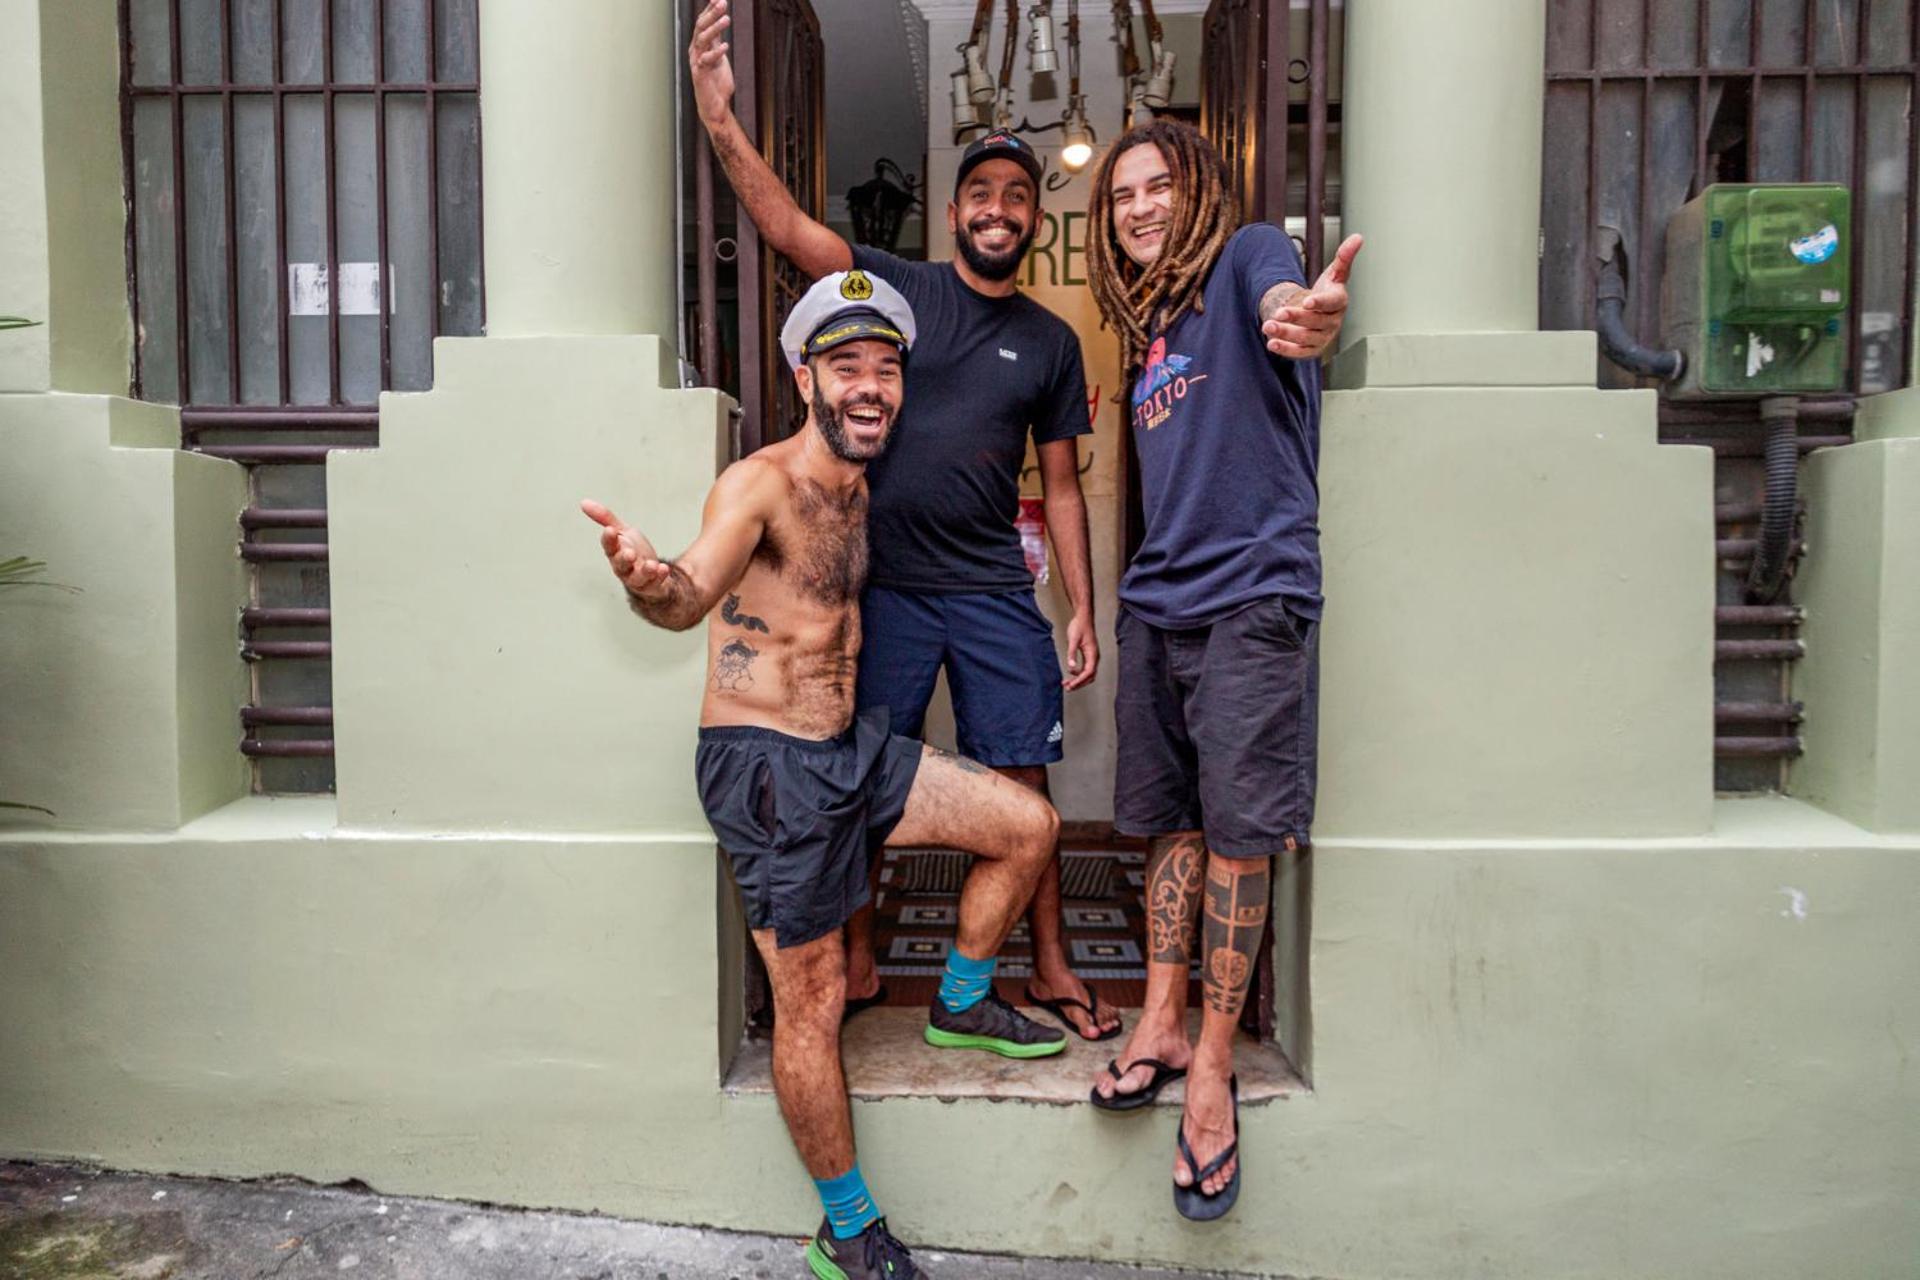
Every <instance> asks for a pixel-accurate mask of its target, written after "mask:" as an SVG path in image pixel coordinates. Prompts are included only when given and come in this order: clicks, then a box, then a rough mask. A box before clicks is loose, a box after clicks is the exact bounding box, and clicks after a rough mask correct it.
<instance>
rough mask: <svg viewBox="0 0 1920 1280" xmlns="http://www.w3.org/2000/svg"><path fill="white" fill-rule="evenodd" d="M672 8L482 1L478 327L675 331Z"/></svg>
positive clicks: (492, 330)
mask: <svg viewBox="0 0 1920 1280" xmlns="http://www.w3.org/2000/svg"><path fill="white" fill-rule="evenodd" d="M673 11H674V6H673V5H670V4H666V3H663V0H646V2H645V3H637V4H636V3H634V2H633V0H569V2H568V6H567V9H566V13H565V18H564V20H561V19H558V18H557V17H556V12H555V9H554V7H553V6H552V5H549V4H544V3H527V2H525V0H502V2H497V3H491V4H482V5H481V6H480V62H481V65H480V82H481V84H482V86H483V89H482V91H481V94H480V114H481V121H482V124H483V131H482V135H481V150H482V156H481V165H482V171H483V172H484V173H485V174H486V183H485V190H484V200H485V205H486V228H487V236H486V245H485V257H486V268H487V332H488V333H489V334H492V335H494V336H496V337H521V336H524V335H528V334H566V333H579V334H592V333H654V334H665V335H669V336H668V338H667V341H668V342H672V341H673V338H672V336H671V335H673V334H675V333H677V332H678V328H679V325H678V316H677V315H676V314H675V302H674V298H675V286H676V274H677V272H678V271H679V263H678V262H677V261H676V260H675V255H674V252H673V245H674V219H675V218H676V217H677V216H678V210H677V208H676V207H675V202H674V189H675V178H674V156H673V137H674V125H673V95H674V64H675V62H676V61H677V60H678V59H679V58H681V57H682V56H683V55H682V51H681V50H680V49H678V48H677V47H675V43H674V39H673Z"/></svg>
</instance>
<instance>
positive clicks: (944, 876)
mask: <svg viewBox="0 0 1920 1280" xmlns="http://www.w3.org/2000/svg"><path fill="white" fill-rule="evenodd" d="M967 863H968V858H967V856H966V855H965V854H961V853H956V852H954V851H952V850H949V849H889V850H887V851H886V854H885V859H884V861H883V862H882V863H881V867H880V891H879V896H878V898H877V899H876V904H875V905H876V915H875V923H874V952H875V956H876V958H877V959H878V961H879V969H880V980H881V981H882V982H883V983H885V984H886V987H887V994H888V1000H887V1003H888V1004H889V1005H892V1006H914V1007H923V1006H925V1004H926V1003H927V1001H928V1000H930V999H932V998H933V992H934V989H935V988H936V987H937V986H938V985H939V980H940V973H941V970H942V969H943V968H944V966H945V965H946V961H947V948H948V947H949V946H950V945H951V944H952V942H953V930H954V923H955V919H956V915H957V912H958V909H959V901H960V892H959V891H960V885H961V882H962V880H963V879H964V877H965V874H966V867H967ZM1061 881H1062V888H1063V891H1064V897H1065V902H1064V904H1063V909H1062V912H1061V914H1062V916H1063V917H1064V923H1065V927H1066V940H1067V951H1068V958H1069V960H1071V962H1072V963H1073V966H1074V969H1075V971H1076V972H1078V973H1079V974H1080V976H1081V978H1083V979H1084V980H1086V981H1088V982H1091V983H1093V984H1095V985H1096V986H1097V987H1098V988H1099V990H1100V994H1101V995H1102V997H1104V998H1105V999H1106V1000H1108V1001H1110V1002H1111V1003H1113V1004H1114V1005H1117V1006H1120V1007H1123V1008H1137V1007H1139V1005H1140V1003H1141V1000H1142V998H1143V997H1144V995H1145V993H1146V976H1147V973H1146V967H1145V964H1146V962H1145V959H1144V957H1143V956H1142V954H1141V945H1142V939H1143V937H1144V915H1145V913H1144V901H1145V893H1146V851H1145V848H1144V843H1143V842H1138V843H1137V842H1130V841H1126V840H1116V841H1112V842H1110V843H1106V844H1103V845H1101V846H1099V847H1077V848H1066V849H1063V850H1062V851H1061ZM1032 963H1033V939H1032V935H1031V933H1030V932H1029V928H1028V924H1027V921H1025V920H1022V921H1020V923H1019V924H1017V925H1015V926H1014V930H1013V934H1012V936H1011V937H1009V938H1008V939H1007V945H1006V946H1005V947H1004V948H1003V949H1002V950H1001V953H1000V969H999V977H1000V979H1001V981H1000V982H999V984H998V985H999V990H1000V994H1001V995H1003V996H1005V997H1006V998H1008V999H1010V1000H1016V1001H1018V1000H1019V999H1020V992H1021V991H1022V989H1023V988H1024V987H1025V986H1026V979H1027V977H1028V976H1029V975H1030V974H1031V973H1032ZM1198 994H1199V993H1198V991H1197V990H1196V991H1195V992H1193V995H1194V997H1195V999H1197V998H1198Z"/></svg>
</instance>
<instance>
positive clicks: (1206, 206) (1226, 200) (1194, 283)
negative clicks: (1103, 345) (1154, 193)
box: [1087, 120, 1240, 377]
mask: <svg viewBox="0 0 1920 1280" xmlns="http://www.w3.org/2000/svg"><path fill="white" fill-rule="evenodd" d="M1143 143H1151V144H1153V145H1154V146H1155V147H1158V148H1159V150H1160V154H1161V155H1162V156H1164V157H1165V158H1166V162H1167V168H1168V170H1169V171H1170V172H1171V174H1172V175H1173V192H1174V198H1173V219H1172V221H1173V225H1172V226H1171V227H1170V228H1168V230H1167V235H1166V239H1165V240H1164V241H1163V242H1162V243H1163V247H1162V248H1161V250H1160V256H1159V257H1158V258H1155V259H1154V260H1153V263H1152V264H1151V265H1150V266H1146V267H1142V266H1141V265H1140V264H1139V263H1137V262H1135V261H1134V260H1133V259H1132V258H1130V257H1128V256H1127V253H1126V250H1124V249H1122V248H1121V247H1120V238H1119V236H1117V235H1116V234H1115V233H1114V229H1113V170H1114V166H1115V165H1116V164H1117V163H1118V162H1119V159H1120V157H1121V156H1122V155H1123V154H1125V153H1126V152H1127V151H1128V150H1130V149H1131V148H1133V147H1137V146H1140V145H1141V144H1143ZM1087 220H1088V221H1089V222H1090V223H1091V224H1092V226H1091V228H1090V230H1091V231H1092V234H1091V235H1090V236H1089V237H1088V244H1087V282H1088V284H1089V285H1091V286H1092V289H1093V297H1094V301H1095V302H1096V303H1098V304H1099V307H1100V316H1101V318H1102V319H1103V320H1105V321H1106V323H1107V327H1108V328H1110V329H1112V330H1113V331H1114V332H1115V333H1116V334H1118V335H1119V337H1120V351H1121V368H1122V370H1123V374H1124V376H1126V377H1132V376H1133V375H1134V374H1135V373H1136V372H1138V370H1139V369H1140V367H1141V366H1142V364H1143V363H1144V362H1145V359H1146V352H1147V346H1148V342H1149V337H1150V333H1149V331H1150V330H1152V329H1154V328H1159V329H1162V330H1164V329H1166V328H1167V327H1169V326H1171V325H1172V324H1173V323H1174V321H1176V320H1178V319H1180V317H1181V316H1183V315H1185V314H1186V313H1187V312H1188V311H1190V310H1191V311H1194V312H1202V311H1205V310H1206V304H1205V302H1204V301H1203V300H1202V297H1201V292H1202V290H1203V289H1204V287H1205V286H1206V283H1207V276H1208V274H1209V273H1210V272H1212V270H1213V264H1214V263H1215V262H1216V261H1218V260H1219V257H1220V250H1221V249H1223V248H1225V247H1226V243H1227V240H1228V238H1229V237H1230V236H1232V235H1233V233H1234V232H1235V231H1236V230H1238V229H1239V226H1240V210H1239V207H1238V205H1237V204H1236V203H1235V202H1234V198H1233V195H1232V192H1231V191H1230V190H1229V188H1228V184H1227V167H1226V165H1225V163H1223V162H1222V161H1221V159H1220V153H1219V152H1218V151H1216V150H1214V147H1213V144H1212V143H1211V142H1209V141H1207V138H1206V135H1205V134H1203V133H1201V132H1200V131H1199V130H1198V129H1196V128H1194V127H1193V126H1192V125H1190V124H1186V123H1184V122H1182V121H1179V120H1153V121H1150V122H1148V123H1146V124H1143V125H1137V126H1135V127H1134V128H1132V129H1129V130H1127V131H1126V132H1125V133H1124V134H1122V135H1120V139H1119V141H1117V142H1115V143H1114V144H1113V145H1112V146H1111V147H1109V148H1108V149H1107V154H1106V155H1105V156H1104V157H1103V158H1102V159H1101V161H1100V167H1099V169H1098V170H1097V171H1096V172H1095V173H1094V176H1093V198H1092V202H1091V203H1090V204H1089V206H1088V208H1087Z"/></svg>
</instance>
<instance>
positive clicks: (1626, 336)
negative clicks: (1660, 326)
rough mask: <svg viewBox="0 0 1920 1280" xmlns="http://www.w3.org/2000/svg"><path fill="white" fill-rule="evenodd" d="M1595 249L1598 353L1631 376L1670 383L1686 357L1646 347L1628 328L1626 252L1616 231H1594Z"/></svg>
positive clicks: (1676, 352)
mask: <svg viewBox="0 0 1920 1280" xmlns="http://www.w3.org/2000/svg"><path fill="white" fill-rule="evenodd" d="M1594 248H1595V250H1596V251H1597V252H1598V253H1599V257H1600V271H1599V278H1598V280H1597V282H1596V283H1597V285H1598V287H1597V288H1596V289H1595V290H1594V300H1593V327H1594V328H1595V329H1596V330H1598V331H1599V334H1600V350H1601V352H1602V353H1603V354H1604V355H1605V356H1606V357H1607V359H1609V360H1611V361H1613V362H1614V363H1615V364H1617V365H1619V366H1620V367H1621V368H1622V369H1625V370H1627V371H1628V372H1630V373H1638V374H1641V375H1643V376H1645V377H1649V378H1658V379H1660V380H1661V381H1662V382H1672V381H1673V380H1674V379H1675V378H1677V377H1679V376H1680V374H1681V372H1682V371H1683V370H1684V369H1685V368H1686V367H1687V358H1686V356H1685V355H1683V354H1682V353H1681V352H1679V351H1672V350H1668V351H1661V350H1658V349H1657V348H1654V347H1649V346H1647V345H1645V344H1644V343H1642V342H1641V341H1640V340H1639V339H1638V338H1636V337H1634V335H1633V330H1632V329H1630V328H1629V327H1628V326H1627V251H1626V248H1625V247H1624V246H1623V245H1622V244H1621V242H1620V232H1619V230H1618V229H1616V228H1614V227H1607V226H1602V227H1599V228H1596V229H1595V234H1594Z"/></svg>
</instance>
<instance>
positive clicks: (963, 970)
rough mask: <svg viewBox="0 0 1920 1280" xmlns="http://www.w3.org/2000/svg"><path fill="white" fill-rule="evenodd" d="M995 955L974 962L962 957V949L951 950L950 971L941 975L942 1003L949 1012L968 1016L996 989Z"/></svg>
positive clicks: (949, 951) (954, 948) (948, 967)
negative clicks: (974, 1007)
mask: <svg viewBox="0 0 1920 1280" xmlns="http://www.w3.org/2000/svg"><path fill="white" fill-rule="evenodd" d="M996 963H997V962H996V961H995V960H994V958H993V957H992V956H988V957H987V958H986V959H985V960H973V959H969V958H968V957H966V956H963V955H961V954H960V948H958V947H950V948H948V950H947V971H946V972H945V973H943V974H941V975H940V1003H941V1004H943V1005H945V1006H947V1012H948V1013H965V1012H966V1011H967V1010H969V1009H971V1008H973V1006H975V1005H977V1004H979V1003H980V1001H981V1000H982V998H984V997H985V996H986V994H987V992H989V991H991V990H993V969H994V965H995V964H996Z"/></svg>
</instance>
